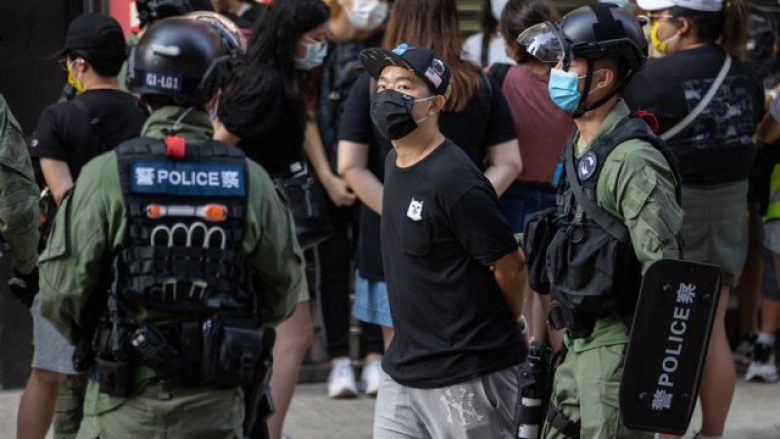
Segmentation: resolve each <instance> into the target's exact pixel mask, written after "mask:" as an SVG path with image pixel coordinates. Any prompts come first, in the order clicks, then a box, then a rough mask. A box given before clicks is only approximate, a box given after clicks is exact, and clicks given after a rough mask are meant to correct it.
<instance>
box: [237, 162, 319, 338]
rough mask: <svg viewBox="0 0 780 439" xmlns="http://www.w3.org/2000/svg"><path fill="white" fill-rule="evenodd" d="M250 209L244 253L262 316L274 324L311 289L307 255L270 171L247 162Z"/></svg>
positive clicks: (287, 313) (290, 310)
mask: <svg viewBox="0 0 780 439" xmlns="http://www.w3.org/2000/svg"><path fill="white" fill-rule="evenodd" d="M247 171H248V172H247V175H248V180H249V181H248V183H249V185H248V187H249V203H248V204H249V206H248V207H249V208H248V209H247V225H246V233H245V235H244V252H245V253H246V254H247V255H248V257H249V264H250V266H251V268H252V269H254V271H255V273H256V279H257V280H258V281H259V282H256V285H255V287H256V288H257V290H258V292H259V294H260V297H261V302H260V317H261V319H262V321H263V323H264V324H267V325H273V324H276V323H279V322H280V321H282V320H284V319H285V318H287V317H289V316H290V315H291V314H292V313H293V311H294V310H295V306H296V305H297V303H298V298H299V297H300V296H301V295H302V294H303V293H304V290H305V289H306V288H307V286H306V282H305V280H304V276H303V271H304V270H303V254H302V252H301V249H300V246H299V245H298V240H297V238H296V237H295V226H294V224H293V219H292V216H291V215H290V211H289V209H288V208H287V203H286V200H285V199H284V198H283V196H280V194H278V193H277V192H276V189H275V188H274V185H273V183H272V182H271V179H270V178H269V177H268V174H267V173H266V172H265V171H264V170H263V169H262V168H261V167H260V166H259V165H258V164H256V163H255V162H252V161H249V160H248V161H247Z"/></svg>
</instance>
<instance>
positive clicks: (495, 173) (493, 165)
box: [485, 140, 523, 196]
mask: <svg viewBox="0 0 780 439" xmlns="http://www.w3.org/2000/svg"><path fill="white" fill-rule="evenodd" d="M488 163H489V164H488V167H487V169H485V177H487V179H488V180H490V183H491V184H492V185H493V188H494V189H495V190H496V193H497V194H498V196H501V194H503V193H504V191H506V189H507V188H508V187H509V185H510V184H512V182H513V181H514V180H515V179H516V178H517V176H518V175H520V173H521V172H523V160H522V158H521V157H520V148H519V147H518V145H517V140H510V141H509V142H504V143H499V144H497V145H494V146H491V147H489V148H488Z"/></svg>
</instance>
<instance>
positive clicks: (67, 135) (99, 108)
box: [30, 89, 146, 181]
mask: <svg viewBox="0 0 780 439" xmlns="http://www.w3.org/2000/svg"><path fill="white" fill-rule="evenodd" d="M145 119H146V115H145V114H144V113H143V111H141V108H140V107H139V106H138V100H137V99H136V98H135V97H134V96H133V95H131V94H129V93H125V92H123V91H119V90H110V89H99V90H88V91H85V92H83V93H81V94H79V95H78V96H76V97H75V98H73V100H71V101H67V102H60V103H57V104H54V105H51V106H49V107H48V108H46V109H45V110H44V111H43V113H42V114H41V117H40V118H39V119H38V126H37V127H36V129H35V133H34V134H33V139H32V142H31V143H30V155H31V156H33V157H39V158H40V157H44V158H48V159H53V160H60V161H63V162H66V163H67V164H68V168H70V173H71V175H72V177H73V180H74V181H75V180H76V178H77V177H78V175H79V172H80V171H81V167H82V166H84V165H85V164H86V163H87V162H88V161H90V160H92V159H93V158H94V157H96V156H98V155H100V154H102V153H104V152H106V151H109V150H111V149H113V148H115V147H116V146H117V145H119V144H120V143H122V142H124V141H125V140H129V139H133V138H135V137H138V136H139V135H140V134H141V128H142V127H143V124H144V120H145Z"/></svg>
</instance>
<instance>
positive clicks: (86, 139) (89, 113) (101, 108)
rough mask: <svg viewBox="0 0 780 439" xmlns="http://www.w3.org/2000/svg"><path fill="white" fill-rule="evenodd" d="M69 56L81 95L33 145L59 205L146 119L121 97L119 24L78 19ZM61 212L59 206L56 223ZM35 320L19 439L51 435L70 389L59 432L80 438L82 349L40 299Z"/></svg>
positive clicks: (53, 117) (53, 115)
mask: <svg viewBox="0 0 780 439" xmlns="http://www.w3.org/2000/svg"><path fill="white" fill-rule="evenodd" d="M63 56H64V60H63V63H64V67H65V68H66V69H67V71H68V82H69V83H70V85H71V86H73V88H74V89H75V90H76V91H78V93H79V94H78V95H77V96H75V97H74V98H73V99H71V100H70V101H66V102H60V103H57V104H54V105H52V106H50V107H48V108H46V109H45V110H44V111H43V113H42V114H41V116H40V119H39V121H38V126H37V128H36V129H35V133H34V135H33V139H32V141H31V143H30V153H31V154H30V155H31V156H32V157H34V158H37V159H38V160H39V162H40V169H41V173H42V174H43V178H44V179H45V181H46V184H47V186H48V187H49V189H50V190H51V193H52V195H53V198H54V201H55V203H56V205H59V204H60V202H61V201H62V198H63V196H64V195H65V194H66V193H67V192H68V190H70V188H71V187H72V186H73V182H74V181H75V180H76V178H77V177H78V175H79V172H80V171H81V168H82V167H83V166H84V165H85V164H86V163H87V162H88V161H90V160H91V159H93V158H94V157H96V156H98V155H100V154H102V153H104V152H106V151H108V150H110V149H113V148H114V147H115V146H117V145H118V144H120V143H122V142H123V141H125V140H128V139H131V138H134V137H138V134H139V133H140V132H141V127H142V126H143V123H144V119H145V118H146V116H145V115H144V113H143V111H142V110H141V108H140V107H139V105H138V100H137V99H136V98H135V97H133V96H132V95H130V94H128V93H125V92H122V91H120V90H119V84H118V82H117V74H118V73H119V70H120V68H121V66H122V63H123V62H124V60H125V57H126V55H125V42H124V38H123V36H122V28H121V27H120V25H119V23H117V21H116V20H114V19H113V18H111V17H109V16H106V15H101V14H84V15H81V16H79V17H77V18H76V19H75V20H73V22H71V24H70V25H69V27H68V32H67V36H66V39H65V45H64V48H63ZM53 210H54V207H53V206H52V208H51V209H50V212H49V213H48V215H49V216H50V217H53ZM49 220H51V218H49ZM31 312H32V314H33V324H34V337H33V338H34V340H33V344H34V346H35V354H34V356H33V364H32V372H31V374H30V379H29V380H28V382H27V387H26V388H25V392H24V395H23V397H22V401H21V403H20V406H19V416H18V431H19V434H20V436H21V437H41V438H42V437H43V436H44V435H45V434H46V430H48V428H49V423H50V421H51V419H52V411H53V410H54V404H55V395H57V392H58V391H59V389H60V386H61V385H62V383H63V382H65V383H66V385H65V387H63V389H62V393H61V394H60V396H59V397H58V398H57V405H58V409H57V416H56V417H55V420H54V431H55V434H57V435H58V436H60V435H62V436H64V437H68V436H72V435H75V433H76V431H75V429H77V428H78V425H79V420H80V419H81V405H80V402H79V401H81V400H82V399H83V391H84V388H85V386H86V379H84V377H82V376H79V375H75V373H76V371H75V370H74V369H73V366H72V364H71V363H72V356H73V349H74V348H73V347H72V346H70V345H69V344H68V342H67V341H66V340H65V339H64V338H63V337H62V336H61V335H60V334H59V333H58V332H57V331H56V330H55V329H54V328H53V327H52V326H51V324H50V323H49V322H48V321H46V320H45V319H44V318H43V317H41V316H40V298H36V299H35V301H34V302H33V306H32V308H31ZM66 375H67V376H68V379H67V381H65V379H66Z"/></svg>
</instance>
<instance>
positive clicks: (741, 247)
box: [681, 181, 748, 288]
mask: <svg viewBox="0 0 780 439" xmlns="http://www.w3.org/2000/svg"><path fill="white" fill-rule="evenodd" d="M747 192H748V184H747V181H738V182H736V183H728V184H723V185H712V186H706V187H696V186H683V188H682V206H683V210H684V211H685V217H684V220H683V225H682V230H681V232H682V237H683V244H684V245H685V251H684V254H685V259H690V260H692V261H698V262H706V263H710V264H715V265H718V266H720V267H721V270H722V271H723V282H724V283H725V284H726V285H727V286H729V287H732V288H733V287H735V286H736V285H737V283H738V282H739V278H740V276H741V275H742V268H743V267H744V265H745V260H746V259H747V251H748V204H747Z"/></svg>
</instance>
